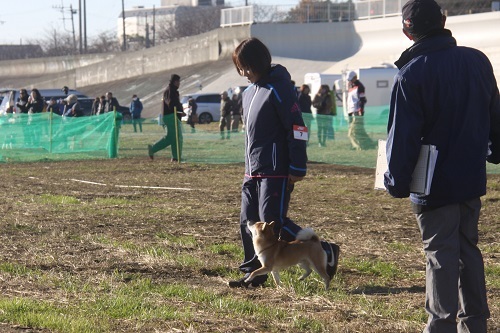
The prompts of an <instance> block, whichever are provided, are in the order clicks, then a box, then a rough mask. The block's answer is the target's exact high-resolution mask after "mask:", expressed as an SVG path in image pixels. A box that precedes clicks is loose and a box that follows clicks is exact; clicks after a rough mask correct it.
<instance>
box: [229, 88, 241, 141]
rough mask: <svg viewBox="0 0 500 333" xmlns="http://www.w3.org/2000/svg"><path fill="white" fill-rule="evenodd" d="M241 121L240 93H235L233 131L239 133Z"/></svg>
mask: <svg viewBox="0 0 500 333" xmlns="http://www.w3.org/2000/svg"><path fill="white" fill-rule="evenodd" d="M240 121H241V98H240V97H239V94H233V96H232V97H231V132H233V133H238V127H239V125H240Z"/></svg>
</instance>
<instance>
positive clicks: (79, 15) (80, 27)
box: [78, 0, 83, 54]
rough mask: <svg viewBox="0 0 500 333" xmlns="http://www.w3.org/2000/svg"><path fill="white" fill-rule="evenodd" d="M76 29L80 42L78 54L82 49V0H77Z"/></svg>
mask: <svg viewBox="0 0 500 333" xmlns="http://www.w3.org/2000/svg"><path fill="white" fill-rule="evenodd" d="M78 27H79V29H78V31H79V34H80V38H79V42H80V54H82V51H83V38H82V37H83V34H82V0H78Z"/></svg>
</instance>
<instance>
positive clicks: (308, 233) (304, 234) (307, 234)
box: [295, 228, 319, 242]
mask: <svg viewBox="0 0 500 333" xmlns="http://www.w3.org/2000/svg"><path fill="white" fill-rule="evenodd" d="M295 239H296V240H298V241H303V242H305V241H313V242H319V237H318V235H316V233H315V232H314V230H312V229H311V228H304V229H302V230H300V231H299V232H298V233H297V237H296V238H295Z"/></svg>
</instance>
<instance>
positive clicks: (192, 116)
mask: <svg viewBox="0 0 500 333" xmlns="http://www.w3.org/2000/svg"><path fill="white" fill-rule="evenodd" d="M188 109H189V110H188V121H187V123H188V125H189V126H191V133H194V132H196V129H195V124H196V123H197V122H198V113H197V110H198V104H196V101H195V100H194V98H192V97H189V99H188Z"/></svg>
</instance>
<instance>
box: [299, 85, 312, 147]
mask: <svg viewBox="0 0 500 333" xmlns="http://www.w3.org/2000/svg"><path fill="white" fill-rule="evenodd" d="M310 92H311V89H309V86H308V85H307V84H303V85H302V86H300V94H299V98H298V101H299V107H300V111H301V112H302V118H304V124H305V125H306V127H307V130H308V136H307V144H309V138H310V137H311V124H312V120H313V115H312V111H311V106H312V101H311V96H310V95H309V93H310Z"/></svg>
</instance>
